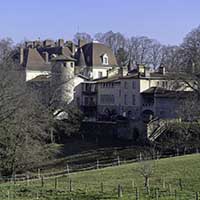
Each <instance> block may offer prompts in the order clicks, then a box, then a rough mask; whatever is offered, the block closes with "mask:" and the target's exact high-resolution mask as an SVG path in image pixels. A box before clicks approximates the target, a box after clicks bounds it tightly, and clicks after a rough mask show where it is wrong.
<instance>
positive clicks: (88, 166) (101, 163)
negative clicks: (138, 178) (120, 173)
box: [0, 149, 199, 183]
mask: <svg viewBox="0 0 200 200" xmlns="http://www.w3.org/2000/svg"><path fill="white" fill-rule="evenodd" d="M191 153H199V151H198V149H191V150H190V151H188V153H187V152H180V151H179V150H177V152H176V153H175V154H170V153H165V154H164V155H161V154H160V153H159V152H156V153H155V154H153V155H152V156H145V155H144V154H143V153H140V154H139V155H138V156H137V157H136V158H129V159H124V158H122V157H120V156H117V157H116V158H115V159H104V160H99V159H97V160H96V161H95V162H89V163H84V164H73V163H71V164H66V167H65V168H64V169H62V170H59V171H55V172H42V170H41V169H37V170H35V171H36V172H27V173H23V174H14V175H12V176H0V183H3V182H15V183H16V182H18V181H27V180H38V179H41V178H44V179H48V178H56V177H60V176H64V175H69V174H71V173H76V172H82V171H89V170H95V169H103V168H106V167H115V166H119V165H124V164H131V163H137V162H141V161H143V160H159V159H161V158H170V157H178V156H183V155H189V154H191Z"/></svg>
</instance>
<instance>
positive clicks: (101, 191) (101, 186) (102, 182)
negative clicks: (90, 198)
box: [101, 182, 103, 193]
mask: <svg viewBox="0 0 200 200" xmlns="http://www.w3.org/2000/svg"><path fill="white" fill-rule="evenodd" d="M101 193H103V182H102V183H101Z"/></svg>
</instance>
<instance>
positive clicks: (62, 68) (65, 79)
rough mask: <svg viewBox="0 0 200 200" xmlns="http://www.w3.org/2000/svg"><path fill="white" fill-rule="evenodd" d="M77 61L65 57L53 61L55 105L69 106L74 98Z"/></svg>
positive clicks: (52, 85) (52, 86)
mask: <svg viewBox="0 0 200 200" xmlns="http://www.w3.org/2000/svg"><path fill="white" fill-rule="evenodd" d="M74 65H75V59H73V58H71V57H67V56H64V55H60V56H57V57H55V58H53V59H52V69H51V73H52V77H51V93H52V94H51V96H52V102H53V104H54V105H55V106H56V107H57V106H61V105H63V104H66V103H67V104H69V103H70V102H71V101H72V100H73V97H74Z"/></svg>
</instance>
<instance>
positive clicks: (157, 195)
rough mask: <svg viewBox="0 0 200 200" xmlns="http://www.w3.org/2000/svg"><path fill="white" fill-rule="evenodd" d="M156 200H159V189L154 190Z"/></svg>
mask: <svg viewBox="0 0 200 200" xmlns="http://www.w3.org/2000/svg"><path fill="white" fill-rule="evenodd" d="M156 200H159V188H156Z"/></svg>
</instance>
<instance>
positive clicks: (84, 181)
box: [0, 154, 200, 200]
mask: <svg viewBox="0 0 200 200" xmlns="http://www.w3.org/2000/svg"><path fill="white" fill-rule="evenodd" d="M152 163H153V165H154V173H153V175H152V177H151V178H150V183H149V184H150V186H149V188H148V189H147V188H145V187H144V178H143V177H142V176H141V174H140V173H139V169H141V167H142V166H143V164H144V162H141V163H134V164H127V165H122V166H118V167H109V168H105V169H99V170H92V171H86V172H79V173H74V174H70V175H66V176H63V177H59V178H52V179H48V180H44V182H43V183H42V181H41V180H37V181H36V180H35V181H29V182H26V181H25V182H21V183H20V184H19V183H16V184H14V183H2V184H1V185H0V199H3V200H4V199H9V200H11V199H16V200H18V199H21V200H33V199H40V200H47V199H49V200H55V199H59V200H64V199H65V200H67V199H69V200H72V199H73V200H81V199H84V200H86V199H87V200H95V199H99V200H100V199H110V200H111V199H113V200H114V199H119V198H118V185H119V184H120V186H121V187H122V197H121V199H123V200H128V199H133V200H134V199H136V196H137V195H136V188H137V191H138V194H139V195H138V196H139V199H140V200H143V199H158V200H162V199H166V200H170V199H179V200H186V199H188V200H192V199H194V200H195V199H197V198H196V196H195V195H196V192H198V191H200V154H195V155H188V156H181V157H174V158H167V159H160V160H156V161H155V162H154V161H152V162H151V164H152ZM70 180H71V190H72V191H71V192H70Z"/></svg>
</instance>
